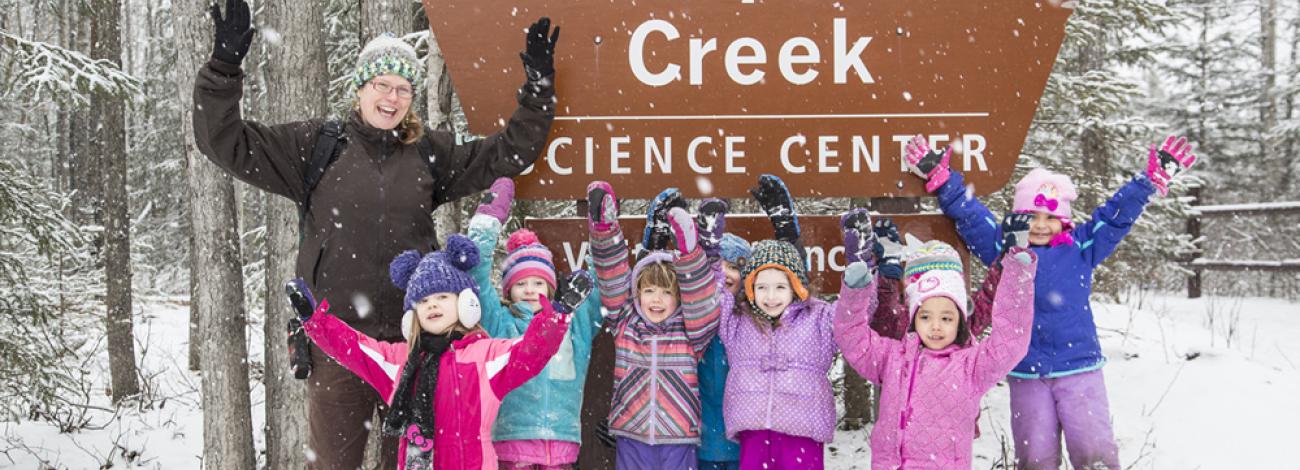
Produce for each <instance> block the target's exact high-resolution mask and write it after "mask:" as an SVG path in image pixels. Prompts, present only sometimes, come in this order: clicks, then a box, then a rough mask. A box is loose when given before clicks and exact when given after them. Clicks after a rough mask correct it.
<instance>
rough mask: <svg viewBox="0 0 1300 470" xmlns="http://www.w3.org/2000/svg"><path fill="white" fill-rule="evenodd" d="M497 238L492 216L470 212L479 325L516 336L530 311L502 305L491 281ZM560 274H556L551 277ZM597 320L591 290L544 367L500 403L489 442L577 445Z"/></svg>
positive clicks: (596, 298)
mask: <svg viewBox="0 0 1300 470" xmlns="http://www.w3.org/2000/svg"><path fill="white" fill-rule="evenodd" d="M500 236H501V222H500V221H498V220H496V219H495V218H493V217H491V216H475V217H474V218H473V219H472V220H471V221H470V227H469V237H470V239H471V240H474V243H475V244H477V245H478V247H479V256H481V257H482V259H481V260H480V262H479V264H478V266H476V267H474V269H473V270H471V271H470V274H471V275H473V276H474V281H475V282H477V283H478V286H479V304H480V305H482V307H483V318H482V320H480V322H481V324H482V326H483V329H484V330H486V331H487V333H488V335H490V336H491V337H493V338H520V337H523V335H524V332H525V331H526V330H527V329H528V323H529V322H530V321H531V320H532V319H533V315H534V314H535V312H533V310H532V308H531V307H530V306H529V305H528V304H527V303H523V302H520V303H516V304H513V305H510V306H509V307H507V306H506V305H504V304H503V303H502V302H501V295H502V294H501V293H499V292H498V289H497V286H496V285H495V284H493V283H492V257H493V252H494V251H495V250H496V245H497V240H498V239H499V238H500ZM560 276H561V274H560V273H556V277H557V278H559V277H560ZM593 277H594V273H593ZM602 319H603V318H602V316H601V308H600V293H599V292H598V291H593V292H592V293H591V295H589V296H587V299H586V300H584V301H583V303H582V304H581V305H579V306H578V308H577V309H576V310H574V312H573V319H572V322H571V323H570V325H569V330H568V332H567V333H565V335H564V341H563V342H562V343H560V350H559V352H557V353H555V356H552V357H551V360H550V362H548V363H547V364H546V368H545V369H543V370H542V372H541V373H540V374H538V375H537V377H534V378H533V379H531V380H529V381H528V382H525V383H524V384H523V385H522V386H520V387H519V388H517V389H515V390H514V391H512V392H510V394H509V395H506V397H505V398H504V399H503V400H502V401H501V410H500V412H499V413H498V414H497V420H496V424H495V425H494V426H493V428H492V440H493V441H497V442H499V441H514V440H528V439H543V440H556V441H568V442H574V443H578V444H581V443H582V426H581V424H580V423H581V419H580V417H581V412H582V388H583V384H584V383H585V382H586V379H587V366H588V364H589V363H590V361H591V341H592V338H595V337H596V334H597V333H599V332H600V325H601V321H602Z"/></svg>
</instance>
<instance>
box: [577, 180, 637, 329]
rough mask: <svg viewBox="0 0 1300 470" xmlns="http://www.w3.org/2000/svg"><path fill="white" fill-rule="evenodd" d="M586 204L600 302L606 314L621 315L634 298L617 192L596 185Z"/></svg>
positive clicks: (602, 184)
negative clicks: (588, 211)
mask: <svg viewBox="0 0 1300 470" xmlns="http://www.w3.org/2000/svg"><path fill="white" fill-rule="evenodd" d="M587 204H588V208H589V210H590V213H589V214H588V219H587V227H588V229H589V231H590V234H591V257H592V265H593V266H594V267H595V268H596V286H597V290H599V291H600V302H601V305H603V306H604V307H605V309H606V310H609V311H611V312H619V311H621V310H622V309H623V306H624V305H625V304H626V303H627V302H628V300H629V295H631V288H632V286H631V283H632V270H631V269H630V267H629V266H628V259H627V257H628V254H627V241H625V240H624V238H623V229H622V227H620V226H619V224H618V199H617V198H616V196H615V195H614V188H612V187H610V185H609V183H606V182H604V181H593V182H592V183H591V184H589V185H587ZM617 315H618V314H614V316H617ZM607 321H608V320H607ZM615 321H616V320H615Z"/></svg>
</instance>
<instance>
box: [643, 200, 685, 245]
mask: <svg viewBox="0 0 1300 470" xmlns="http://www.w3.org/2000/svg"><path fill="white" fill-rule="evenodd" d="M674 207H680V208H682V209H686V200H685V199H682V192H681V191H678V190H677V188H668V189H665V190H663V191H662V192H660V193H659V195H657V196H655V198H654V199H653V200H651V201H650V207H648V208H646V214H645V232H644V235H642V237H641V245H642V246H643V247H645V249H646V251H658V250H667V249H668V247H669V246H670V245H672V242H673V229H672V227H670V226H669V225H668V210H669V209H672V208H674Z"/></svg>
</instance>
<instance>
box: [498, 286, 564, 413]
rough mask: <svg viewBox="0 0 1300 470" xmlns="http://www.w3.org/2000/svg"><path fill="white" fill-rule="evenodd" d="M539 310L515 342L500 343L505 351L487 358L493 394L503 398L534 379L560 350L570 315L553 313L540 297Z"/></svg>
mask: <svg viewBox="0 0 1300 470" xmlns="http://www.w3.org/2000/svg"><path fill="white" fill-rule="evenodd" d="M541 302H542V306H543V307H542V310H541V311H540V312H537V315H535V316H533V320H532V321H531V322H529V323H528V330H527V331H525V332H524V336H522V337H521V338H519V339H517V340H500V341H503V343H501V344H502V345H503V346H504V347H496V348H493V352H492V353H490V354H489V357H488V365H487V370H488V379H489V380H490V381H491V385H492V391H493V392H494V393H496V394H497V396H498V397H502V398H504V397H505V396H506V394H507V393H510V391H511V390H514V389H515V388H518V387H519V386H520V385H523V384H524V382H527V381H528V380H530V379H532V378H533V377H535V376H537V374H539V373H541V372H542V369H543V368H545V367H546V362H547V361H550V360H551V356H554V355H555V352H556V351H559V350H560V343H561V342H562V341H564V333H565V331H567V330H568V329H569V320H570V317H571V315H568V314H562V313H559V312H556V311H555V308H554V307H553V306H552V305H551V302H550V300H549V299H547V298H546V297H545V296H542V299H541Z"/></svg>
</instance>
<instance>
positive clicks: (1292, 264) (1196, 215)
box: [1186, 187, 1300, 299]
mask: <svg viewBox="0 0 1300 470" xmlns="http://www.w3.org/2000/svg"><path fill="white" fill-rule="evenodd" d="M1188 195H1189V196H1190V199H1191V203H1192V209H1193V210H1192V216H1191V217H1188V218H1187V233H1188V234H1189V235H1191V236H1192V243H1194V244H1195V245H1196V252H1195V254H1193V255H1192V257H1191V259H1188V260H1187V261H1186V265H1187V267H1188V268H1190V269H1191V270H1192V274H1191V275H1189V276H1187V298H1189V299H1195V298H1199V297H1200V296H1201V274H1202V272H1204V271H1207V270H1208V271H1235V272H1300V258H1296V259H1284V260H1278V261H1260V260H1214V259H1205V258H1202V257H1200V255H1201V253H1204V250H1202V249H1201V220H1202V219H1206V218H1224V217H1239V216H1262V215H1289V214H1300V201H1285V202H1263V203H1251V204H1220V205H1198V204H1197V203H1198V202H1200V201H1201V188H1200V187H1192V188H1191V189H1190V190H1189V191H1188Z"/></svg>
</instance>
